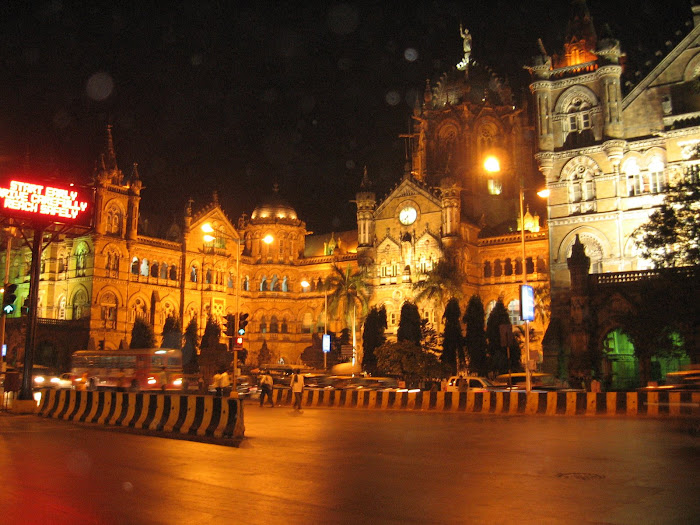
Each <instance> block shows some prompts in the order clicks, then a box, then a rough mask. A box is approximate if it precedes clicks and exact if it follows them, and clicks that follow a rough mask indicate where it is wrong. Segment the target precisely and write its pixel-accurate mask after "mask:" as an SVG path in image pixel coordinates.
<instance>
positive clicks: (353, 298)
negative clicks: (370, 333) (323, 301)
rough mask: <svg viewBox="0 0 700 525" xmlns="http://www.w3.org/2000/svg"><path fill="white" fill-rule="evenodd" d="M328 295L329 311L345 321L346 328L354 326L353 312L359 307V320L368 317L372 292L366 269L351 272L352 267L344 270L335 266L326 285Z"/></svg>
mask: <svg viewBox="0 0 700 525" xmlns="http://www.w3.org/2000/svg"><path fill="white" fill-rule="evenodd" d="M325 286H326V290H328V291H330V294H329V295H328V310H329V311H330V312H332V313H333V315H335V316H336V319H339V320H341V319H342V320H343V321H344V323H345V326H346V327H350V326H352V316H353V312H356V308H357V307H358V306H359V307H360V311H359V318H360V319H363V318H364V317H365V315H367V309H368V306H369V298H370V295H371V294H370V290H369V282H368V280H367V272H366V271H365V270H364V269H358V270H356V271H354V272H352V271H351V269H350V266H349V265H348V267H347V268H346V269H345V270H343V269H342V268H341V267H340V266H338V265H337V264H334V265H333V268H332V273H331V275H330V276H329V277H328V279H327V280H326V283H325Z"/></svg>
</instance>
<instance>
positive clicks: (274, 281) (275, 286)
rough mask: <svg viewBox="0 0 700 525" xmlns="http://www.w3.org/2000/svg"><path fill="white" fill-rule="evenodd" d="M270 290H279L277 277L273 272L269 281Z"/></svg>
mask: <svg viewBox="0 0 700 525" xmlns="http://www.w3.org/2000/svg"><path fill="white" fill-rule="evenodd" d="M270 291H271V292H279V291H280V289H279V278H278V277H277V274H274V275H273V276H272V280H271V281H270Z"/></svg>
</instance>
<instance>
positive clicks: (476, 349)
mask: <svg viewBox="0 0 700 525" xmlns="http://www.w3.org/2000/svg"><path fill="white" fill-rule="evenodd" d="M462 321H464V324H465V325H466V327H467V335H466V337H465V339H464V343H465V346H466V347H467V355H468V356H469V370H470V371H472V372H476V373H477V374H479V375H480V376H485V375H487V373H488V360H487V353H486V352H487V344H486V332H485V331H484V325H485V324H486V323H485V321H486V316H485V314H484V304H483V303H482V302H481V297H479V296H478V295H472V296H471V298H470V299H469V303H467V310H466V311H465V312H464V317H463V318H462Z"/></svg>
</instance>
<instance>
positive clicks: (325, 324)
mask: <svg viewBox="0 0 700 525" xmlns="http://www.w3.org/2000/svg"><path fill="white" fill-rule="evenodd" d="M301 286H302V287H303V288H308V287H309V286H310V285H309V281H307V280H303V281H301ZM323 335H324V336H326V335H328V288H327V287H325V286H324V287H323ZM321 353H323V369H324V370H325V369H326V368H328V363H327V360H326V355H327V354H326V352H325V351H324V350H323V349H322V350H321Z"/></svg>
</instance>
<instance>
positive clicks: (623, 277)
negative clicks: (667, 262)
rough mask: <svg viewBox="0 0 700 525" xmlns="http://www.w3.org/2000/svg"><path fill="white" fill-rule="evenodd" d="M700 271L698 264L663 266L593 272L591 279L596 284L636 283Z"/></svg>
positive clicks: (686, 277)
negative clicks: (654, 268) (628, 270)
mask: <svg viewBox="0 0 700 525" xmlns="http://www.w3.org/2000/svg"><path fill="white" fill-rule="evenodd" d="M698 273H700V271H699V268H698V267H696V266H686V267H682V268H663V269H656V270H638V271H634V272H612V273H594V274H591V276H590V277H591V279H592V280H593V283H594V284H601V285H604V284H622V283H634V282H640V281H652V280H656V279H659V278H661V277H663V276H669V277H680V278H684V279H691V278H693V277H695V276H697V274H698Z"/></svg>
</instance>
